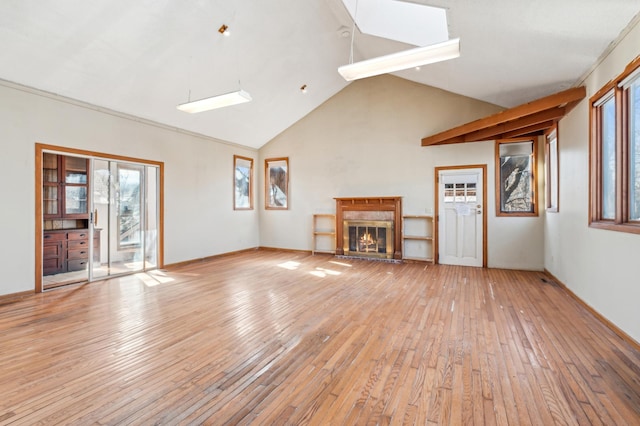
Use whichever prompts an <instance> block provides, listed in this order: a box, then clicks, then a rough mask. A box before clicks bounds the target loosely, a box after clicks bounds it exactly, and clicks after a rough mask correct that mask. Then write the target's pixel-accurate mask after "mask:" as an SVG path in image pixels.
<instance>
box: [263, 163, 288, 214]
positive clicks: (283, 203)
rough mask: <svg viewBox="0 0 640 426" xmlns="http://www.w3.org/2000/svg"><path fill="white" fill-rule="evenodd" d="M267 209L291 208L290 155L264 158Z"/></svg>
mask: <svg viewBox="0 0 640 426" xmlns="http://www.w3.org/2000/svg"><path fill="white" fill-rule="evenodd" d="M264 186H265V188H264V189H265V192H264V200H265V202H264V204H265V206H264V207H265V209H273V210H278V209H279V210H287V209H288V208H289V157H282V158H267V159H266V160H264Z"/></svg>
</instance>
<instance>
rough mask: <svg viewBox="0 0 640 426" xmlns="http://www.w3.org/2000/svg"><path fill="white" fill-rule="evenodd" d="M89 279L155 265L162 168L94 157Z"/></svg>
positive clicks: (131, 271)
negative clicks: (159, 177)
mask: <svg viewBox="0 0 640 426" xmlns="http://www.w3.org/2000/svg"><path fill="white" fill-rule="evenodd" d="M92 170H93V179H92V182H93V188H92V194H93V197H92V201H93V205H92V214H91V225H92V233H93V241H94V244H93V247H92V255H91V258H92V260H93V261H92V267H91V274H90V277H89V278H90V280H95V279H100V278H104V277H107V276H112V275H121V274H127V273H133V272H140V271H145V270H148V269H153V268H155V267H156V266H157V253H158V211H159V210H158V167H155V166H149V165H145V164H139V163H133V162H124V161H112V160H102V159H94V160H93V168H92Z"/></svg>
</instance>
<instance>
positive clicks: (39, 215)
mask: <svg viewBox="0 0 640 426" xmlns="http://www.w3.org/2000/svg"><path fill="white" fill-rule="evenodd" d="M44 151H52V152H55V153H60V154H62V155H64V154H71V155H80V156H84V157H87V158H88V159H92V158H98V159H103V160H112V161H128V162H133V163H140V164H145V165H149V166H155V167H158V171H159V173H158V174H159V176H158V266H157V267H158V269H160V268H163V267H164V162H162V161H153V160H144V159H141V158H134V157H125V156H122V155H113V154H106V153H103V152H96V151H87V150H82V149H76V148H67V147H64V146H57V145H47V144H42V143H39V142H36V144H35V160H36V161H35V168H36V170H35V176H36V179H35V194H36V196H35V213H36V214H35V216H36V218H35V265H34V268H35V292H36V293H42V290H43V288H42V256H43V255H42V243H43V241H42V232H43V229H42V228H43V220H44V217H43V211H42V154H43V152H44ZM106 278H109V277H106Z"/></svg>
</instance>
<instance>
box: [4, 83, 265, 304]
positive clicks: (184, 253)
mask: <svg viewBox="0 0 640 426" xmlns="http://www.w3.org/2000/svg"><path fill="white" fill-rule="evenodd" d="M0 117H1V118H2V125H1V126H0V132H2V133H1V135H0V148H1V150H2V154H1V155H0V176H1V178H2V181H3V184H2V185H0V200H2V201H0V203H1V205H2V209H0V235H2V244H0V262H1V263H0V270H1V271H2V279H1V280H0V295H2V294H11V293H17V292H22V291H29V290H33V289H34V288H35V283H34V274H35V271H34V263H35V254H34V252H35V247H34V245H35V234H34V226H35V224H34V221H35V143H36V142H40V143H44V144H49V145H58V146H63V147H70V148H76V149H83V150H91V151H97V152H103V153H107V154H117V155H122V156H129V157H136V158H142V159H149V160H156V161H162V162H164V163H165V191H164V194H165V222H164V226H165V228H164V230H165V233H164V235H165V264H170V263H175V262H181V261H185V260H191V259H197V258H202V257H206V256H212V255H216V254H220V253H226V252H230V251H236V250H241V249H245V248H251V247H257V246H258V245H259V239H258V236H259V233H258V215H259V209H257V208H256V209H254V210H253V211H234V210H233V205H232V204H233V193H232V189H233V186H232V178H233V155H234V154H238V155H243V156H246V157H251V158H254V159H257V152H256V151H255V150H251V149H248V148H242V147H238V146H234V145H230V144H226V143H222V142H217V141H214V140H211V139H205V138H200V137H197V136H193V135H187V134H184V133H180V132H177V131H174V130H171V129H168V128H163V127H159V126H155V125H150V124H145V123H143V122H141V121H140V120H131V119H127V118H123V117H120V116H117V115H113V114H108V113H104V112H100V111H97V110H96V109H92V108H89V107H85V106H81V105H79V104H75V103H69V102H64V101H62V100H58V99H54V98H53V97H50V96H43V95H39V94H37V92H35V91H30V90H22V89H21V88H19V87H18V86H13V85H10V84H6V85H0ZM256 177H257V176H256ZM256 204H257V203H256Z"/></svg>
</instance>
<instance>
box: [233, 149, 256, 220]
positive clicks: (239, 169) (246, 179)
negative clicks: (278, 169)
mask: <svg viewBox="0 0 640 426" xmlns="http://www.w3.org/2000/svg"><path fill="white" fill-rule="evenodd" d="M233 209H234V210H253V159H252V158H247V157H241V156H239V155H234V156H233Z"/></svg>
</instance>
